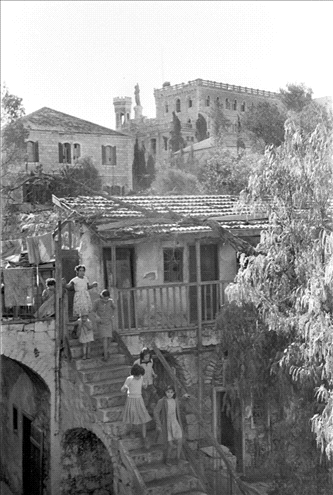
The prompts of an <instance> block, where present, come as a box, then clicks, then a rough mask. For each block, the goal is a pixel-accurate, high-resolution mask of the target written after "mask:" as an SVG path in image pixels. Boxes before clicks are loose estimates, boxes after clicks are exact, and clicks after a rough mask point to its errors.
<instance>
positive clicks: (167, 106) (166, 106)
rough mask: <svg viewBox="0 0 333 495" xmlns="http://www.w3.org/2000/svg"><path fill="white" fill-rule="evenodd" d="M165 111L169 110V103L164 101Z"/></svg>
mask: <svg viewBox="0 0 333 495" xmlns="http://www.w3.org/2000/svg"><path fill="white" fill-rule="evenodd" d="M164 110H165V113H168V112H169V105H168V104H167V103H166V104H165V106H164Z"/></svg>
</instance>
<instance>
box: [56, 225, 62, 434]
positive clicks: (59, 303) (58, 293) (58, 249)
mask: <svg viewBox="0 0 333 495" xmlns="http://www.w3.org/2000/svg"><path fill="white" fill-rule="evenodd" d="M61 265H62V263H61V221H60V220H59V221H58V240H57V241H56V249H55V279H56V293H55V297H56V308H55V346H54V348H55V351H54V357H55V363H54V364H55V366H54V368H55V369H54V382H55V399H54V407H55V410H54V420H55V423H56V424H57V428H59V420H60V364H61V363H60V361H61V346H62V339H63V317H62V281H61V279H62V266H61Z"/></svg>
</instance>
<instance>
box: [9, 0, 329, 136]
mask: <svg viewBox="0 0 333 495" xmlns="http://www.w3.org/2000/svg"><path fill="white" fill-rule="evenodd" d="M332 19H333V2H331V1H320V0H319V1H318V0H314V1H302V0H301V1H295V2H294V1H282V2H280V1H277V2H274V1H264V2H262V1H244V2H237V1H227V2H225V1H213V2H212V1H195V2H193V1H190V0H186V1H171V2H170V1H164V0H163V1H149V2H145V1H134V2H132V1H115V0H113V1H102V2H100V1H88V0H87V1H80V0H76V1H71V0H66V1H52V0H44V1H43V0H41V1H17V0H2V1H1V84H2V85H3V84H4V83H6V85H7V87H8V89H9V91H10V93H12V94H14V95H17V96H19V97H21V98H23V104H24V107H25V110H26V113H27V114H28V113H31V112H34V111H36V110H38V109H40V108H42V107H44V106H47V107H50V108H53V109H55V110H58V111H60V112H64V113H67V114H70V115H74V116H76V117H79V118H82V119H85V120H88V121H91V122H94V123H97V124H100V125H103V126H106V127H109V128H113V129H114V128H115V117H114V108H113V98H114V97H118V96H131V97H132V99H133V106H134V86H135V84H137V83H138V84H139V87H140V99H141V105H142V106H143V115H145V116H147V117H151V118H153V117H155V115H156V114H155V100H154V88H161V87H162V84H163V82H165V81H169V82H170V83H171V84H172V85H173V84H179V83H182V82H187V81H190V80H194V79H199V78H200V79H208V80H210V81H217V82H223V83H229V84H236V85H240V86H247V87H252V88H258V89H265V90H269V91H279V88H281V87H282V88H285V86H286V84H287V83H304V84H305V85H306V86H308V87H310V88H312V90H313V92H314V97H322V96H329V95H332V94H333V90H332V88H333V70H332V53H331V51H332V50H331V47H332ZM132 116H134V112H133V111H132Z"/></svg>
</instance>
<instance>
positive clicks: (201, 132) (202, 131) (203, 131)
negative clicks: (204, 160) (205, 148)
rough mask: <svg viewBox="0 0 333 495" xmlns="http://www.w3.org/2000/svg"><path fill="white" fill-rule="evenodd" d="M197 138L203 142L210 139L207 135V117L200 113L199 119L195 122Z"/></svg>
mask: <svg viewBox="0 0 333 495" xmlns="http://www.w3.org/2000/svg"><path fill="white" fill-rule="evenodd" d="M195 127H196V131H195V137H196V138H197V141H203V140H204V139H207V138H208V134H207V122H206V119H205V117H204V116H203V115H202V114H201V113H199V115H198V118H197V120H196V122H195Z"/></svg>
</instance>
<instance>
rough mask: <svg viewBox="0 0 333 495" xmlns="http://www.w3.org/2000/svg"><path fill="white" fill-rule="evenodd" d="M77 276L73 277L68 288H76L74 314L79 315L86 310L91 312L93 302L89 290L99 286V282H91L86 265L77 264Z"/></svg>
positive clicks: (87, 312)
mask: <svg viewBox="0 0 333 495" xmlns="http://www.w3.org/2000/svg"><path fill="white" fill-rule="evenodd" d="M75 271H76V277H74V278H72V280H70V281H69V282H68V284H67V285H66V289H69V290H70V289H74V291H75V294H74V302H73V316H74V317H78V316H80V315H81V314H82V312H83V311H84V312H85V313H86V314H89V313H90V311H91V310H92V302H91V298H90V295H89V292H88V290H90V289H93V288H94V287H97V285H98V284H97V282H93V283H92V284H90V283H89V280H88V278H87V277H86V267H85V266H84V265H77V266H76V267H75Z"/></svg>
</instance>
